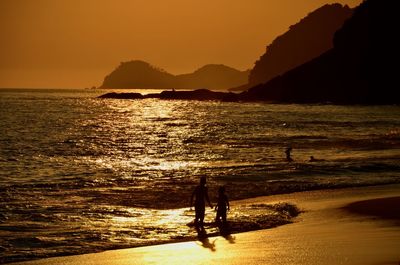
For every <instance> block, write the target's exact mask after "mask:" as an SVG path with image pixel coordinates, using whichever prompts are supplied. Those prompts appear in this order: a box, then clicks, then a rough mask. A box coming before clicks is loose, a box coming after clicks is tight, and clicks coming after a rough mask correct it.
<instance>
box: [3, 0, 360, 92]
mask: <svg viewBox="0 0 400 265" xmlns="http://www.w3.org/2000/svg"><path fill="white" fill-rule="evenodd" d="M334 2H338V3H342V4H348V5H349V6H351V7H354V6H356V5H358V4H359V3H360V2H361V0H338V1H328V0H295V1H294V0H202V1H195V0H84V1H82V0H1V1H0V34H1V42H0V58H1V60H0V87H3V88H4V87H25V88H27V87H34V88H40V87H42V88H84V87H90V86H98V85H100V84H101V83H102V80H103V78H104V76H105V75H106V74H108V73H110V72H111V71H112V70H113V69H114V68H115V67H116V66H117V65H118V64H119V63H120V62H121V61H129V60H134V59H140V60H144V61H147V62H149V63H151V64H153V65H155V66H158V67H161V68H163V69H165V70H167V71H168V72H170V73H173V74H179V73H187V72H192V71H194V70H195V69H197V68H199V67H201V66H203V65H205V64H208V63H222V64H226V65H228V66H232V67H235V68H237V69H240V70H245V69H249V68H251V67H252V66H253V64H254V62H255V61H256V60H257V59H258V58H259V57H260V56H261V55H262V54H263V53H264V52H265V47H266V45H268V44H269V43H270V42H271V41H272V40H273V39H274V38H275V37H276V36H278V35H280V34H282V33H284V32H285V31H286V30H287V29H288V27H289V26H290V25H292V24H294V23H296V22H298V21H299V20H300V19H301V18H302V17H304V16H306V15H307V14H308V13H309V12H311V11H313V10H314V9H316V8H318V7H320V6H322V5H324V4H326V3H334Z"/></svg>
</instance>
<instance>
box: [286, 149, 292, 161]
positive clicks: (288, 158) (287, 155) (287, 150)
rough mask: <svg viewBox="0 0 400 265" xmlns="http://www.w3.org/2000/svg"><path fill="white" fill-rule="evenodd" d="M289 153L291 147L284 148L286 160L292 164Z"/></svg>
mask: <svg viewBox="0 0 400 265" xmlns="http://www.w3.org/2000/svg"><path fill="white" fill-rule="evenodd" d="M290 152H292V147H288V148H286V151H285V154H286V160H287V161H288V162H292V161H293V159H292V158H291V157H290Z"/></svg>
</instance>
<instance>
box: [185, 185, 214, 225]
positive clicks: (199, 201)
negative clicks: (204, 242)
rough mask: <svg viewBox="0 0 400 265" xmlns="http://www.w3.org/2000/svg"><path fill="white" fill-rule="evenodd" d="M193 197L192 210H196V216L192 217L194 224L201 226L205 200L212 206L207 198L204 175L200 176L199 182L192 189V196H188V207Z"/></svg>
mask: <svg viewBox="0 0 400 265" xmlns="http://www.w3.org/2000/svg"><path fill="white" fill-rule="evenodd" d="M193 197H194V198H195V200H194V210H195V212H196V216H195V218H194V224H195V225H196V226H198V227H203V222H204V213H205V211H206V203H205V201H206V200H207V202H208V205H210V207H211V209H212V208H213V207H212V205H211V202H210V199H209V198H208V188H207V187H206V177H201V178H200V184H199V185H198V186H197V187H196V188H195V189H194V191H193V193H192V197H191V198H190V207H192V205H193Z"/></svg>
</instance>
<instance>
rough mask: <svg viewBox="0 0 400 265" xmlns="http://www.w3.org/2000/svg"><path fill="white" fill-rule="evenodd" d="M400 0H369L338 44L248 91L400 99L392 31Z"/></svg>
mask: <svg viewBox="0 0 400 265" xmlns="http://www.w3.org/2000/svg"><path fill="white" fill-rule="evenodd" d="M394 10H396V8H395V4H394V3H393V2H390V1H379V0H366V1H364V2H363V3H362V4H361V5H360V6H358V7H357V8H356V9H355V11H354V15H353V16H352V17H351V18H350V19H348V20H347V21H346V22H345V23H344V25H343V27H342V28H341V29H340V30H338V31H337V32H336V34H335V37H334V41H333V43H334V47H333V48H332V49H330V50H329V51H327V52H325V53H324V54H322V55H321V56H319V57H317V58H315V59H313V60H311V61H310V62H307V63H305V64H303V65H301V66H299V67H297V68H295V69H293V70H291V71H288V72H287V73H285V74H283V75H281V76H278V77H276V78H274V79H272V80H270V81H269V82H267V83H265V84H262V85H258V86H256V87H253V88H251V89H250V90H249V91H248V92H246V93H243V95H242V96H243V97H244V98H246V99H252V100H267V101H277V102H295V103H314V102H332V103H338V104H398V103H400V98H399V97H398V96H397V90H398V89H397V86H396V84H397V82H398V81H397V80H395V77H396V75H395V74H394V69H395V68H394V67H393V66H392V65H393V64H394V63H395V62H394V59H393V56H394V54H397V49H398V41H397V40H396V39H397V38H396V36H395V35H396V34H394V32H395V31H393V30H392V29H393V27H394V24H393V20H394V18H395V17H396V16H395V14H394V12H395V11H394Z"/></svg>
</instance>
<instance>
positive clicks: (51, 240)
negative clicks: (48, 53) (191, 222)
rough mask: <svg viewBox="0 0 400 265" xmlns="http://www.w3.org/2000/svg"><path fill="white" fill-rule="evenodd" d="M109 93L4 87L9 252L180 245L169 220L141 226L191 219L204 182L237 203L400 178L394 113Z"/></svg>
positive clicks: (0, 225) (2, 177)
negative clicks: (193, 199)
mask: <svg viewBox="0 0 400 265" xmlns="http://www.w3.org/2000/svg"><path fill="white" fill-rule="evenodd" d="M139 92H141V91H139ZM102 93H104V91H91V90H0V108H1V110H2V111H1V112H0V120H1V121H2V123H1V124H0V129H1V132H2V133H1V134H0V191H1V192H0V196H1V200H0V204H1V208H0V235H1V237H0V238H1V239H0V240H1V241H2V242H1V244H0V245H1V247H2V248H4V249H5V251H6V252H7V253H9V252H8V251H15V253H16V254H15V255H16V256H18V257H24V258H26V259H29V258H33V257H37V256H41V257H42V256H52V255H64V254H70V253H82V252H91V251H94V250H96V249H97V248H99V247H102V246H104V245H107V242H108V243H110V242H111V243H110V244H111V245H112V247H113V248H114V247H125V246H135V245H140V244H142V242H143V240H147V239H149V242H150V241H151V240H153V239H154V242H155V241H157V240H160V239H159V238H158V236H160V237H162V236H164V235H166V237H168V240H170V239H171V238H172V239H175V240H178V239H180V238H181V237H180V236H179V235H176V234H173V233H172V232H170V230H174V231H175V230H176V228H173V229H170V230H168V227H167V228H164V227H163V225H162V224H155V225H152V226H150V227H151V228H149V229H147V231H141V230H140V229H139V228H140V227H141V225H140V220H141V219H140V218H142V216H146V217H148V216H150V219H148V220H152V218H153V217H154V218H155V219H157V218H158V217H157V216H159V215H160V216H164V213H168V211H172V212H174V214H172V215H169V214H166V215H165V216H164V217H165V219H163V218H164V217H162V218H161V219H157V220H164V221H162V222H164V224H166V223H167V224H168V223H173V222H174V221H172V220H175V219H174V216H175V217H176V218H177V219H178V220H181V221H183V220H184V221H183V223H185V222H186V223H187V219H191V218H192V217H191V213H189V212H186V210H184V208H183V207H187V206H188V203H189V197H190V194H191V191H192V189H193V187H194V185H196V184H197V182H198V178H199V177H200V176H207V177H208V185H209V189H210V196H211V198H212V200H214V201H215V196H216V190H217V188H218V186H219V185H225V186H226V188H227V193H228V195H229V197H230V199H240V198H249V197H254V196H259V195H268V194H275V193H287V192H293V191H302V190H310V189H323V188H335V187H347V186H360V185H375V184H384V183H398V182H400V174H399V173H400V165H399V163H398V161H399V158H400V131H399V129H398V128H400V118H399V117H400V107H398V106H331V105H269V104H262V103H251V104H250V103H222V102H200V101H162V100H155V99H146V100H101V99H97V98H96V96H98V95H100V94H102ZM287 146H292V147H293V152H292V156H293V159H294V162H292V163H288V162H286V161H285V158H284V150H285V148H286V147H287ZM310 156H314V157H315V158H317V159H319V160H318V161H316V162H309V161H308V160H309V157H310ZM171 208H174V209H176V210H165V212H163V211H162V209H171ZM240 213H241V214H245V210H243V209H242V211H241V212H240ZM250 215H251V214H250ZM185 218H187V219H185ZM127 220H128V221H127ZM108 229H109V230H108ZM185 229H186V228H185ZM104 231H107V232H104ZM182 233H183V234H185V232H182ZM163 240H164V239H163ZM149 242H147V243H149ZM147 243H146V244H147ZM109 246H110V245H109ZM27 253H28V254H27ZM3 257H4V256H3Z"/></svg>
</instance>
